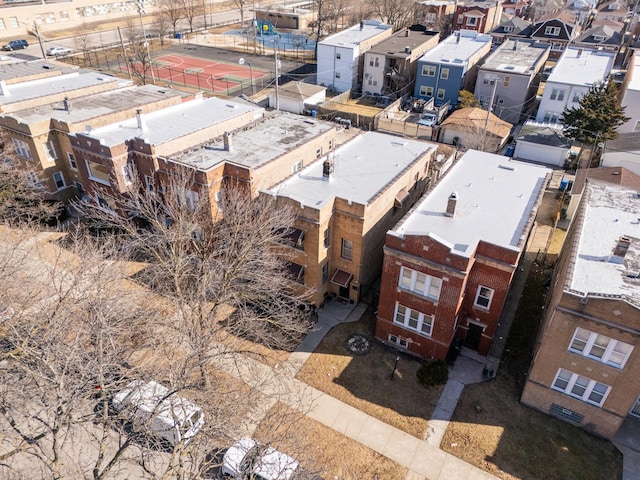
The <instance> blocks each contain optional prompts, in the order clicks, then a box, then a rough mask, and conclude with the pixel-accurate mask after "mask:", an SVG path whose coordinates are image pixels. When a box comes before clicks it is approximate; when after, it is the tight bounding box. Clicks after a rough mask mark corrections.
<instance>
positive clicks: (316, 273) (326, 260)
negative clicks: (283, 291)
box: [263, 132, 436, 306]
mask: <svg viewBox="0 0 640 480" xmlns="http://www.w3.org/2000/svg"><path fill="white" fill-rule="evenodd" d="M435 152H436V145H435V144H432V143H427V142H422V141H418V140H408V139H402V138H399V137H395V136H393V135H388V134H384V133H379V132H367V133H364V134H361V135H358V136H357V137H355V138H353V139H352V140H350V141H349V142H347V143H345V144H344V145H342V146H341V147H339V148H337V149H336V150H335V151H334V152H328V153H330V154H329V155H327V156H323V157H322V158H321V159H319V160H318V161H316V162H314V163H313V164H311V165H310V166H309V167H307V168H305V169H302V170H300V171H299V172H298V173H297V174H296V175H294V176H292V177H290V178H289V179H287V180H285V181H283V182H282V183H279V184H275V185H274V186H273V187H271V188H269V189H267V190H265V191H264V192H263V194H264V195H276V196H277V197H278V202H280V203H281V204H282V205H290V206H291V207H292V208H293V209H294V210H295V211H296V212H297V222H296V224H295V225H294V228H295V231H296V232H297V238H298V239H299V241H298V243H297V244H296V245H294V246H291V247H289V248H290V251H289V252H288V253H289V257H290V258H291V263H292V270H293V271H296V272H298V274H299V276H298V279H299V282H300V284H301V285H304V289H306V291H307V292H308V293H309V299H308V301H309V302H311V303H313V304H315V305H316V306H319V305H322V303H323V302H324V301H325V300H326V299H328V298H333V297H338V300H341V301H350V302H351V303H355V302H358V301H359V300H360V299H361V298H362V295H364V294H365V293H366V292H367V291H368V290H369V289H370V288H371V287H372V285H373V283H374V281H375V280H376V279H377V277H378V276H379V274H380V270H381V267H382V249H383V246H384V238H385V233H386V232H387V230H388V229H389V228H391V227H392V226H393V225H394V224H395V223H396V222H397V221H398V220H399V219H400V218H402V215H404V213H406V212H407V211H408V210H409V209H410V208H411V206H412V205H413V204H414V203H415V202H416V201H418V199H419V198H420V197H421V195H422V194H423V193H424V191H425V189H426V187H427V185H428V183H429V179H430V176H431V175H432V166H431V162H432V160H433V158H434V154H435Z"/></svg>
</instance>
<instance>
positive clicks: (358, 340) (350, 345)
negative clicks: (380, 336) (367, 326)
mask: <svg viewBox="0 0 640 480" xmlns="http://www.w3.org/2000/svg"><path fill="white" fill-rule="evenodd" d="M347 349H348V350H349V351H350V352H351V353H354V354H356V355H363V354H365V353H367V352H369V350H371V340H370V339H369V338H368V337H366V336H364V335H360V334H356V335H352V336H351V337H349V340H347Z"/></svg>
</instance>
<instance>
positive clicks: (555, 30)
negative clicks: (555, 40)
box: [544, 27, 560, 37]
mask: <svg viewBox="0 0 640 480" xmlns="http://www.w3.org/2000/svg"><path fill="white" fill-rule="evenodd" d="M544 34H545V35H549V36H550V37H557V36H558V35H560V27H545V29H544Z"/></svg>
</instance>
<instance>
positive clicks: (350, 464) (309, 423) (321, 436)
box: [254, 403, 407, 480]
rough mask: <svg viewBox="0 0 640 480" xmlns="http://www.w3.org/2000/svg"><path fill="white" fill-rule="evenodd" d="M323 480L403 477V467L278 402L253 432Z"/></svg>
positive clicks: (404, 476) (259, 438)
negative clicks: (323, 479)
mask: <svg viewBox="0 0 640 480" xmlns="http://www.w3.org/2000/svg"><path fill="white" fill-rule="evenodd" d="M254 437H255V438H256V439H257V440H260V441H263V442H269V443H270V444H271V445H273V446H274V447H275V448H277V449H279V450H280V451H282V452H285V453H287V454H289V455H291V456H292V457H293V458H295V459H296V460H298V461H299V462H300V464H301V465H302V467H303V468H304V470H305V471H308V472H313V473H316V474H318V475H320V476H321V477H322V478H325V479H327V480H329V479H331V480H333V479H340V480H372V479H374V478H376V475H378V477H377V478H380V479H384V480H404V479H405V478H406V476H407V469H406V468H404V467H402V466H400V465H398V464H397V463H395V462H393V461H391V460H389V459H388V458H386V457H384V456H382V455H380V454H378V453H376V452H374V451H373V450H371V449H370V448H368V447H365V446H364V445H362V444H360V443H358V442H356V441H354V440H351V439H350V438H348V437H346V436H344V435H342V434H340V433H338V432H335V431H334V430H332V429H330V428H328V427H325V426H324V425H322V424H320V423H318V422H316V421H315V420H311V419H309V418H307V417H305V416H304V415H302V414H301V413H297V412H295V411H293V410H291V409H290V408H289V407H287V406H284V405H282V404H280V403H278V404H276V405H275V406H274V407H273V408H272V409H271V410H270V411H269V413H268V414H267V416H266V417H265V419H264V420H263V421H262V422H261V423H260V425H259V426H258V428H257V429H256V431H255V433H254Z"/></svg>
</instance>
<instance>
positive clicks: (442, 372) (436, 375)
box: [416, 360, 449, 387]
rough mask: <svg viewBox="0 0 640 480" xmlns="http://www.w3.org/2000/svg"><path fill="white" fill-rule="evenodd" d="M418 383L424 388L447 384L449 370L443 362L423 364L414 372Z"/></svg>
mask: <svg viewBox="0 0 640 480" xmlns="http://www.w3.org/2000/svg"><path fill="white" fill-rule="evenodd" d="M416 376H417V377H418V382H419V383H420V384H421V385H422V386H424V387H433V386H435V385H442V384H444V383H447V380H448V379H449V368H448V367H447V363H446V362H445V361H444V360H436V361H435V362H430V361H427V362H424V363H423V364H422V366H421V367H420V368H419V369H418V371H417V372H416Z"/></svg>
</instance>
